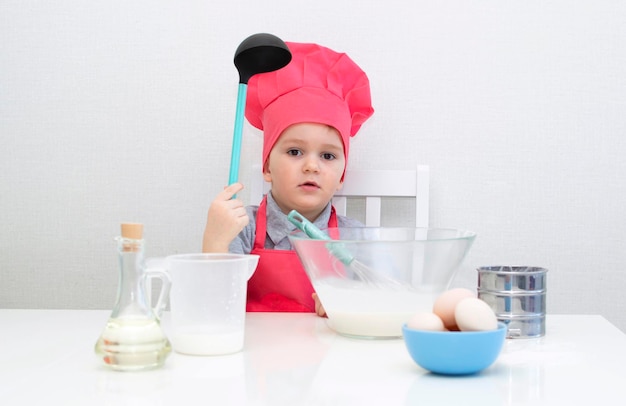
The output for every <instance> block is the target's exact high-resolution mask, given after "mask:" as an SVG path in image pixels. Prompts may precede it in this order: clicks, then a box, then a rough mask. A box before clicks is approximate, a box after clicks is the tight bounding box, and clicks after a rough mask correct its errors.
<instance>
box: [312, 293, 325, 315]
mask: <svg viewBox="0 0 626 406" xmlns="http://www.w3.org/2000/svg"><path fill="white" fill-rule="evenodd" d="M312 297H313V300H314V301H315V313H317V315H318V316H320V317H326V310H324V306H322V302H320V298H319V296H317V293H313V295H312Z"/></svg>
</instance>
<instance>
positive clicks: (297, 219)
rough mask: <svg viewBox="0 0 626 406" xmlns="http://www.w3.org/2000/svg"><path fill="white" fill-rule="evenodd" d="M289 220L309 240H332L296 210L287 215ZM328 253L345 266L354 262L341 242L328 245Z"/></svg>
mask: <svg viewBox="0 0 626 406" xmlns="http://www.w3.org/2000/svg"><path fill="white" fill-rule="evenodd" d="M287 219H289V221H291V222H292V223H293V224H294V225H295V226H296V227H298V229H299V230H300V231H302V232H304V234H306V235H307V236H308V237H309V238H313V239H315V240H330V239H331V238H330V237H329V236H328V235H326V234H324V232H323V231H322V230H320V229H319V228H317V227H316V226H315V224H313V223H311V222H310V221H309V220H307V219H306V217H304V216H303V215H302V214H300V213H298V212H297V211H296V210H292V211H290V212H289V214H287ZM326 247H327V248H328V251H330V253H331V254H333V255H334V256H335V257H336V258H337V259H338V260H340V261H341V262H343V263H344V264H345V265H350V264H351V263H352V261H354V257H353V256H352V254H350V252H348V250H347V249H346V248H345V247H344V246H343V244H341V243H339V242H333V243H328V244H326Z"/></svg>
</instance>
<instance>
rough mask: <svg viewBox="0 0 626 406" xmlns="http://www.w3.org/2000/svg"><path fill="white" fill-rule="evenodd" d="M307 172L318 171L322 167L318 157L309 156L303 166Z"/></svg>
mask: <svg viewBox="0 0 626 406" xmlns="http://www.w3.org/2000/svg"><path fill="white" fill-rule="evenodd" d="M303 169H304V171H305V172H317V171H319V169H320V165H319V161H318V159H317V158H316V157H313V156H309V157H307V158H306V160H305V161H304V167H303Z"/></svg>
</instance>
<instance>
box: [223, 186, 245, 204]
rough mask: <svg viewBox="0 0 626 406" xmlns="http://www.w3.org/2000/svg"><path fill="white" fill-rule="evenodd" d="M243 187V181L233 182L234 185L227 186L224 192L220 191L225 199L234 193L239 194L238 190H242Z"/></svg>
mask: <svg viewBox="0 0 626 406" xmlns="http://www.w3.org/2000/svg"><path fill="white" fill-rule="evenodd" d="M241 189H243V185H242V184H241V183H239V182H237V183H233V184H232V185H228V186H226V187H225V188H224V190H223V191H222V193H220V196H221V197H222V198H223V199H224V200H230V199H232V197H233V196H234V195H236V194H237V192H239V191H241Z"/></svg>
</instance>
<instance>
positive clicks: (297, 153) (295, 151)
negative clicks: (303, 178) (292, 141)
mask: <svg viewBox="0 0 626 406" xmlns="http://www.w3.org/2000/svg"><path fill="white" fill-rule="evenodd" d="M287 154H288V155H292V156H298V155H302V151H300V150H299V149H295V148H292V149H290V150H288V151H287Z"/></svg>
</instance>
